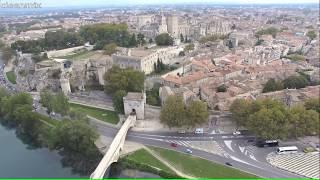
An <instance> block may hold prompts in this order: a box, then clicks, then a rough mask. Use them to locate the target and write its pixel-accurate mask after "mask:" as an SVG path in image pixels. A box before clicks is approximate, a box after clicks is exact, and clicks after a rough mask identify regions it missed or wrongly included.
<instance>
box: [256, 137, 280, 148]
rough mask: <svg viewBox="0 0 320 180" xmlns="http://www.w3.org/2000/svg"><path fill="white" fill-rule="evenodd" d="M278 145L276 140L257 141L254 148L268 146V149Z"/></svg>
mask: <svg viewBox="0 0 320 180" xmlns="http://www.w3.org/2000/svg"><path fill="white" fill-rule="evenodd" d="M278 145H279V141H277V140H261V139H260V140H257V141H256V146H258V147H264V146H269V147H275V146H278Z"/></svg>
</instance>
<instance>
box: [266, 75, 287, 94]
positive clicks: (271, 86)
mask: <svg viewBox="0 0 320 180" xmlns="http://www.w3.org/2000/svg"><path fill="white" fill-rule="evenodd" d="M282 89H283V84H282V83H281V82H280V81H276V80H275V79H273V78H272V79H269V80H268V81H267V83H266V84H265V85H264V87H263V90H262V92H263V93H266V92H273V91H279V90H282Z"/></svg>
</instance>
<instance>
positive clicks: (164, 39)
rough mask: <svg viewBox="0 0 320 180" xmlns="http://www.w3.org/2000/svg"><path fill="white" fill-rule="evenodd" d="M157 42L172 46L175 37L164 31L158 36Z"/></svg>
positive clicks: (161, 44)
mask: <svg viewBox="0 0 320 180" xmlns="http://www.w3.org/2000/svg"><path fill="white" fill-rule="evenodd" d="M155 41H156V44H157V45H158V46H171V45H173V38H172V37H171V36H170V35H169V34H168V33H162V34H159V35H158V36H156V38H155Z"/></svg>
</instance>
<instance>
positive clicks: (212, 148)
mask: <svg viewBox="0 0 320 180" xmlns="http://www.w3.org/2000/svg"><path fill="white" fill-rule="evenodd" d="M166 142H168V143H176V144H178V145H180V146H184V147H190V148H193V149H197V150H201V151H205V152H208V153H212V154H216V155H220V156H225V154H226V152H225V151H224V150H223V149H222V148H221V147H220V145H219V144H218V143H217V142H216V141H180V140H166Z"/></svg>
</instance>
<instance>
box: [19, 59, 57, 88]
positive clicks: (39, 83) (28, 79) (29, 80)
mask: <svg viewBox="0 0 320 180" xmlns="http://www.w3.org/2000/svg"><path fill="white" fill-rule="evenodd" d="M15 73H16V75H17V79H16V81H17V88H18V89H19V90H22V91H40V90H42V89H44V88H49V89H52V90H58V89H59V88H60V82H59V78H60V73H61V72H60V71H59V69H57V68H41V69H36V68H35V64H34V62H33V60H32V58H31V55H22V56H20V57H19V58H18V64H17V67H16V69H15Z"/></svg>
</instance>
